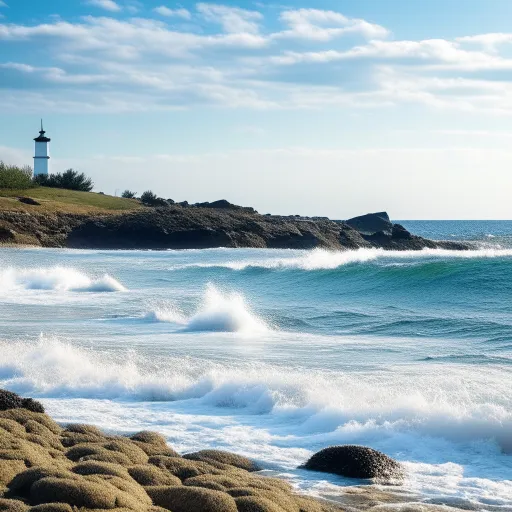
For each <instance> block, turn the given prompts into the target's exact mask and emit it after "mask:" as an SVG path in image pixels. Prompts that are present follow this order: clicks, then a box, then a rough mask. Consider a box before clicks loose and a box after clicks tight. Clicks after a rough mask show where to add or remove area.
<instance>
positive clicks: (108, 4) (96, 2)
mask: <svg viewBox="0 0 512 512" xmlns="http://www.w3.org/2000/svg"><path fill="white" fill-rule="evenodd" d="M87 4H88V5H92V6H94V7H99V8H101V9H105V10H106V11H110V12H119V11H120V10H121V7H120V6H119V5H118V4H117V3H116V2H114V0H88V1H87Z"/></svg>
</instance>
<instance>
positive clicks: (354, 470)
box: [302, 445, 403, 479]
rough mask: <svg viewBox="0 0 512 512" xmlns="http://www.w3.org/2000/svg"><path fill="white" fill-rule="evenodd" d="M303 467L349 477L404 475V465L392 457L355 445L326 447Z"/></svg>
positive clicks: (385, 477) (380, 477) (387, 477)
mask: <svg viewBox="0 0 512 512" xmlns="http://www.w3.org/2000/svg"><path fill="white" fill-rule="evenodd" d="M302 467H303V468H304V469H309V470H311V471H320V472H323V473H333V474H336V475H341V476H345V477H348V478H364V479H368V478H379V479H391V478H401V477H402V476H403V468H402V466H401V465H400V464H399V463H398V462H397V461H395V460H394V459H392V458H391V457H388V456H387V455H385V454H384V453H382V452H379V451H377V450H374V449H373V448H368V447H366V446H355V445H344V446H331V447H329V448H324V449H323V450H320V451H319V452H317V453H315V454H314V455H313V456H312V457H311V458H310V459H309V460H308V461H307V462H306V464H304V465H303V466H302Z"/></svg>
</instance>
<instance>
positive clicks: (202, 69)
mask: <svg viewBox="0 0 512 512" xmlns="http://www.w3.org/2000/svg"><path fill="white" fill-rule="evenodd" d="M86 4H87V5H88V6H89V7H90V10H91V13H90V14H89V15H87V16H85V17H83V18H81V19H79V20H73V21H66V20H63V19H53V20H52V21H49V22H44V23H34V24H29V23H27V24H19V23H8V21H7V20H4V21H3V22H2V23H0V45H1V47H2V49H3V51H2V57H1V58H0V66H1V69H2V73H1V75H0V92H1V94H0V110H2V111H10V110H13V109H16V110H19V109H20V108H22V109H24V110H25V111H27V112H32V111H35V110H37V109H39V110H40V108H41V106H44V107H45V108H47V109H53V110H54V111H63V112H124V111H135V112H137V111H151V110H165V109H176V108H180V109H181V108H190V107H194V106H198V105H199V106H212V107H226V108H251V109H307V108H321V107H331V106H333V107H336V106H339V107H344V106H350V107H356V108H365V107H372V108H375V107H390V106H394V105H400V104H406V105H407V104H421V105H427V106H428V107H432V108H440V109H456V110H462V111H467V112H473V111H477V112H488V113H493V114H506V115H508V114H511V113H512V85H511V84H510V77H511V76H512V58H509V57H508V54H509V53H510V45H511V43H512V33H510V34H507V33H495V34H476V35H461V36H460V37H457V38H455V39H453V40H447V39H427V40H417V41H412V40H395V39H393V35H392V32H391V31H390V28H388V27H383V26H381V25H378V24H375V23H373V22H370V21H367V20H364V19H358V18H350V17H347V16H345V15H344V14H343V13H342V12H336V11H332V10H320V9H282V10H281V11H277V12H276V11H275V10H265V11H264V10H257V9H245V8H241V7H233V6H227V5H221V4H213V3H204V2H201V3H197V4H196V5H195V6H194V8H193V9H190V10H187V9H184V8H177V9H171V8H169V7H166V6H164V5H162V6H159V7H156V8H154V9H153V10H149V11H147V10H146V11H143V10H140V9H139V8H136V7H134V4H133V3H132V4H130V5H128V4H126V3H122V2H114V1H113V0H88V2H86ZM98 8H101V9H102V10H103V11H104V12H105V15H99V16H98V15H97V12H96V11H97V10H98ZM135 10H140V12H138V13H137V14H138V17H130V13H132V12H134V11H135ZM27 44H29V45H33V46H37V47H38V48H40V49H42V52H43V57H42V58H41V56H40V55H38V57H37V60H35V57H34V55H33V52H27V51H26V48H27V47H28V46H27ZM20 55H22V57H20Z"/></svg>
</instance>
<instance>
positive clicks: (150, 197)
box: [140, 190, 169, 206]
mask: <svg viewBox="0 0 512 512" xmlns="http://www.w3.org/2000/svg"><path fill="white" fill-rule="evenodd" d="M140 200H141V202H142V204H144V205H146V206H168V205H169V203H168V202H167V201H166V200H165V199H164V198H162V197H158V196H157V195H156V194H155V193H154V192H152V191H151V190H146V192H144V193H143V194H142V195H141V196H140Z"/></svg>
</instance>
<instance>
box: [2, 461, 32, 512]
mask: <svg viewBox="0 0 512 512" xmlns="http://www.w3.org/2000/svg"><path fill="white" fill-rule="evenodd" d="M25 469H27V467H26V466H25V462H24V461H22V460H0V487H5V486H7V485H8V484H9V482H11V481H12V479H13V478H14V477H15V476H16V475H17V474H18V473H21V472H22V471H25ZM0 510H1V509H0Z"/></svg>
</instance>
